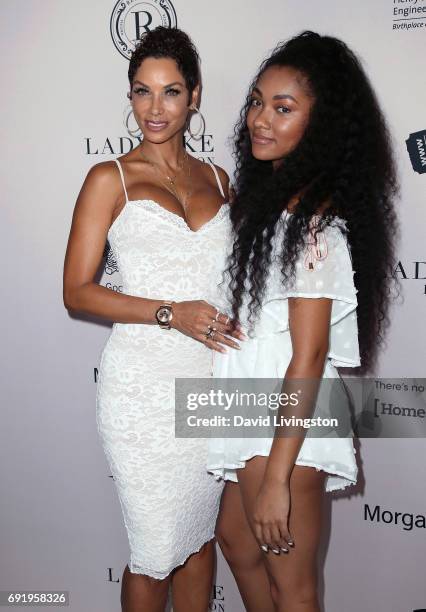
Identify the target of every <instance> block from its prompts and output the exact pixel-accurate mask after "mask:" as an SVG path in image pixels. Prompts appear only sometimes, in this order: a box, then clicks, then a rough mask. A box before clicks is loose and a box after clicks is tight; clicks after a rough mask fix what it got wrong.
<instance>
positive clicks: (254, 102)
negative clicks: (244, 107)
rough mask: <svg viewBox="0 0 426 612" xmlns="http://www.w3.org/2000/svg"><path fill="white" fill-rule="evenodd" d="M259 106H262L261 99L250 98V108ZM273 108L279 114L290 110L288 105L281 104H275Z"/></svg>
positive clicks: (284, 113)
mask: <svg viewBox="0 0 426 612" xmlns="http://www.w3.org/2000/svg"><path fill="white" fill-rule="evenodd" d="M260 106H262V101H261V100H259V98H252V99H251V100H250V108H259V107H260ZM275 110H276V111H277V112H278V113H280V114H281V115H286V114H288V113H291V112H292V111H291V108H289V107H288V106H283V105H282V104H281V105H280V106H277V107H276V108H275Z"/></svg>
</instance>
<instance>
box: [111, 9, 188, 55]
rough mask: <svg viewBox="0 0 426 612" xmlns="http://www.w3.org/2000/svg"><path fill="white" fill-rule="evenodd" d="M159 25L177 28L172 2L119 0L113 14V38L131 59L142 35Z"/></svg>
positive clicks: (122, 51)
mask: <svg viewBox="0 0 426 612" xmlns="http://www.w3.org/2000/svg"><path fill="white" fill-rule="evenodd" d="M159 25H162V26H166V27H168V28H175V27H176V26H177V17H176V11H175V9H174V6H173V4H172V3H171V2H170V0H148V1H146V2H142V1H141V0H126V1H125V2H124V1H123V0H118V2H117V3H116V4H115V6H114V9H113V11H112V14H111V20H110V31H111V38H112V40H113V42H114V45H115V47H116V48H117V50H118V51H119V52H120V53H121V55H122V56H123V57H125V58H127V59H129V58H130V55H131V53H132V51H133V49H134V48H135V44H136V42H137V41H138V40H139V39H140V37H141V35H142V34H143V33H144V32H149V31H150V30H153V29H154V28H156V27H157V26H159Z"/></svg>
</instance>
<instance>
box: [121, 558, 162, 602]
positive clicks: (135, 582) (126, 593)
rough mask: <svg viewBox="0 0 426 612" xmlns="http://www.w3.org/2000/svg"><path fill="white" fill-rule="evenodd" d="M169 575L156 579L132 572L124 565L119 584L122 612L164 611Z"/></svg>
mask: <svg viewBox="0 0 426 612" xmlns="http://www.w3.org/2000/svg"><path fill="white" fill-rule="evenodd" d="M169 584H170V577H169V576H167V577H166V578H164V580H157V579H156V578H151V576H145V575H144V574H132V573H131V572H130V570H129V566H128V565H126V567H125V569H124V572H123V578H122V585H121V610H122V612H147V610H149V612H164V608H165V606H166V603H167V595H168V591H169Z"/></svg>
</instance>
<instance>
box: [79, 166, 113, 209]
mask: <svg viewBox="0 0 426 612" xmlns="http://www.w3.org/2000/svg"><path fill="white" fill-rule="evenodd" d="M122 192H123V187H122V184H121V178H120V174H119V170H118V168H117V164H116V163H115V161H114V160H110V161H103V162H99V163H97V164H95V165H94V166H92V167H91V168H90V169H89V171H88V173H87V175H86V178H85V180H84V183H83V186H82V188H81V191H80V195H79V197H80V198H81V197H85V198H86V199H90V200H91V201H92V202H104V203H105V205H106V206H107V207H108V208H111V206H112V207H114V206H115V205H116V203H117V200H118V199H119V198H120V196H121V195H122ZM123 197H124V196H123ZM98 205H99V204H98Z"/></svg>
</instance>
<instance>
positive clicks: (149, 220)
mask: <svg viewBox="0 0 426 612" xmlns="http://www.w3.org/2000/svg"><path fill="white" fill-rule="evenodd" d="M116 161H117V160H116ZM117 165H118V168H119V170H120V175H121V178H122V181H123V187H124V191H125V194H126V204H125V206H124V208H123V210H122V211H121V213H120V214H119V216H118V217H117V219H116V220H115V221H114V223H113V224H112V226H111V227H110V229H109V232H108V240H109V243H110V246H111V248H112V250H113V253H114V256H115V258H116V261H117V263H118V268H119V271H120V273H121V275H122V279H123V291H124V293H126V294H128V295H134V296H140V297H146V298H152V299H172V300H175V301H181V300H197V299H206V300H208V301H209V300H211V299H214V297H215V295H214V292H213V291H212V290H213V289H214V288H215V287H216V285H215V284H213V285H212V282H211V281H212V278H216V277H217V275H218V274H219V273H220V272H221V270H222V268H223V265H224V259H223V258H224V254H225V251H226V236H227V234H226V232H225V231H224V230H223V228H224V226H225V225H226V224H227V219H228V214H227V209H228V205H227V204H224V205H223V206H222V207H221V208H220V210H219V212H218V213H217V215H216V216H215V217H214V218H213V219H212V220H211V221H210V222H208V223H207V224H206V225H204V226H203V227H202V228H201V229H200V230H199V231H197V232H194V231H192V230H191V229H190V228H189V227H188V225H187V224H186V222H185V221H184V220H183V219H182V218H180V217H178V216H177V215H174V214H173V213H171V212H168V211H167V210H165V209H164V208H162V207H161V206H160V205H159V204H157V203H156V202H153V201H151V200H128V197H127V191H126V187H125V182H124V177H123V173H122V168H121V166H120V164H119V162H118V161H117ZM216 178H218V177H216ZM218 185H219V188H220V190H221V192H222V188H221V186H220V181H219V180H218ZM222 195H223V192H222ZM211 372H212V351H211V350H210V349H208V348H206V347H205V346H204V345H203V344H201V343H199V342H197V341H195V340H193V339H192V338H190V337H187V336H185V335H183V334H181V333H179V332H178V331H176V330H174V329H171V330H162V329H160V328H159V327H158V325H155V324H154V325H144V324H127V323H126V324H124V323H114V325H113V329H112V332H111V334H110V336H109V338H108V340H107V342H106V345H105V347H104V349H103V351H102V355H101V359H100V366H99V380H98V390H97V398H96V418H97V426H98V431H99V435H100V437H101V441H102V444H103V448H104V451H105V454H106V457H107V459H108V463H109V466H110V470H111V473H112V475H113V477H114V482H115V485H116V487H117V491H118V496H119V500H120V504H121V508H122V512H123V517H124V523H125V526H126V529H127V534H128V539H129V545H130V553H131V554H130V562H129V569H130V571H131V572H132V573H138V574H146V575H148V576H152V577H154V578H158V579H162V578H165V577H166V576H167V575H168V574H169V573H170V572H171V571H172V570H173V569H174V568H176V567H177V566H179V565H181V564H183V563H184V562H185V560H186V559H187V558H188V556H189V555H191V554H192V553H194V552H196V551H198V550H199V549H200V548H201V547H202V546H203V544H204V543H205V542H207V541H209V540H211V539H212V538H213V537H214V530H215V523H216V517H217V513H218V509H219V501H220V496H221V492H222V489H223V483H221V482H216V481H215V480H214V479H213V478H212V477H211V476H210V475H209V474H208V473H207V472H206V469H205V465H206V461H207V445H208V440H207V439H183V438H175V420H174V382H175V377H192V376H194V377H208V376H211Z"/></svg>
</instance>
